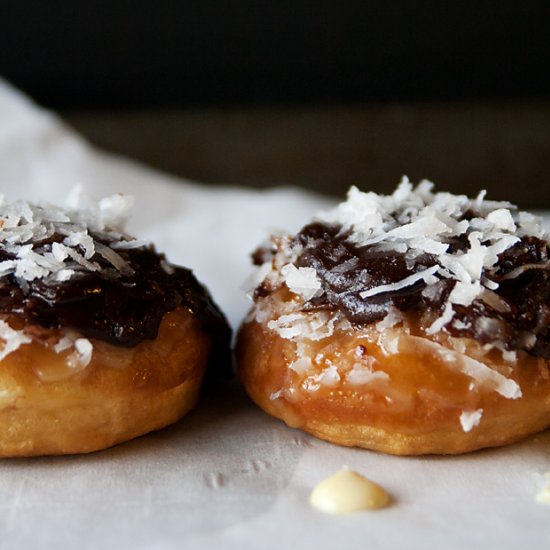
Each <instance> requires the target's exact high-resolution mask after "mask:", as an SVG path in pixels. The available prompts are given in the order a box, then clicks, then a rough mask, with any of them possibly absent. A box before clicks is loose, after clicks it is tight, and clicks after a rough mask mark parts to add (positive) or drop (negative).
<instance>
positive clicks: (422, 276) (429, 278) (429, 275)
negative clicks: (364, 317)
mask: <svg viewBox="0 0 550 550" xmlns="http://www.w3.org/2000/svg"><path fill="white" fill-rule="evenodd" d="M438 269H439V266H437V265H434V266H433V267H429V268H428V269H424V270H423V271H418V272H417V273H413V274H412V275H409V276H408V277H405V278H404V279H401V281H398V282H396V283H390V284H387V285H380V286H376V287H374V288H369V290H364V291H363V292H360V293H359V296H361V298H370V297H371V296H376V295H377V294H383V293H384V292H395V291H397V290H401V289H402V288H406V287H408V286H412V285H414V284H415V283H417V282H418V281H424V282H427V283H433V282H437V279H436V278H435V277H433V274H434V273H435V272H436V271H437V270H438ZM434 279H435V280H434Z"/></svg>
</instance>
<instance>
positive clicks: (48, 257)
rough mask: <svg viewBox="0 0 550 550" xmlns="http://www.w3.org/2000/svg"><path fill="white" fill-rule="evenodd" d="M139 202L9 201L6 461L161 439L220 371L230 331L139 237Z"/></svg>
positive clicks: (0, 238)
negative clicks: (155, 434) (133, 213)
mask: <svg viewBox="0 0 550 550" xmlns="http://www.w3.org/2000/svg"><path fill="white" fill-rule="evenodd" d="M131 202H132V200H131V198H130V197H127V196H124V195H114V196H112V197H107V198H104V199H102V200H101V201H99V202H98V203H90V204H88V205H87V206H86V207H82V208H77V207H72V208H61V207H57V206H52V205H49V204H33V203H29V202H26V201H17V202H14V203H5V202H2V203H1V204H0V456H3V457H16V456H36V455H62V454H73V453H88V452H92V451H97V450H100V449H105V448H107V447H110V446H112V445H115V444H116V443H120V442H122V441H127V440H129V439H132V438H135V437H137V436H140V435H143V434H146V433H148V432H150V431H152V430H157V429H159V428H162V427H164V426H166V425H168V424H171V423H173V422H175V421H176V420H178V419H180V418H181V417H182V416H183V415H185V414H186V413H187V412H188V411H189V410H190V409H191V408H192V407H193V406H194V405H195V403H196V402H197V399H198V396H199V390H200V388H201V384H202V382H203V379H204V376H205V373H206V371H207V367H208V366H209V365H210V368H209V369H208V372H209V373H213V375H217V374H223V372H224V369H226V362H227V358H228V350H229V339H230V330H229V327H228V324H227V321H226V320H225V317H224V316H223V314H222V313H221V311H220V310H219V308H218V307H217V306H216V305H215V303H214V302H213V300H212V298H211V296H210V294H209V293H208V291H207V290H206V289H205V288H204V287H203V286H202V285H201V284H200V283H199V282H198V281H197V279H196V278H195V276H194V275H193V273H192V272H191V271H190V270H188V269H186V268H183V267H178V266H174V265H172V264H170V263H169V262H168V261H167V260H166V258H165V256H164V255H163V254H160V253H157V252H156V250H155V248H154V247H153V245H151V244H149V243H148V242H145V241H141V240H138V239H134V238H133V237H130V236H129V235H128V234H127V233H126V232H125V231H124V228H123V226H124V221H125V219H126V218H127V216H128V212H129V209H130V208H131Z"/></svg>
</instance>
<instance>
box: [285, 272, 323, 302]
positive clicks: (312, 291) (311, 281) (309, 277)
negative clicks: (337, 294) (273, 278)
mask: <svg viewBox="0 0 550 550" xmlns="http://www.w3.org/2000/svg"><path fill="white" fill-rule="evenodd" d="M281 275H282V276H283V279H284V281H285V284H286V286H287V287H288V288H289V290H290V291H291V292H293V293H294V294H299V295H300V296H301V297H302V298H303V299H304V300H306V301H307V300H311V298H313V297H314V296H319V291H320V290H321V280H320V279H319V277H317V271H315V269H313V268H312V267H298V268H296V266H294V265H292V264H286V265H285V266H283V268H282V269H281ZM321 292H322V291H321Z"/></svg>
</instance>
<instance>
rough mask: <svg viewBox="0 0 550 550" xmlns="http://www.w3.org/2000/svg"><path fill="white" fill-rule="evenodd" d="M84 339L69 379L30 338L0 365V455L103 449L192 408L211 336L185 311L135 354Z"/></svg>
mask: <svg viewBox="0 0 550 550" xmlns="http://www.w3.org/2000/svg"><path fill="white" fill-rule="evenodd" d="M91 341H92V344H93V355H92V359H91V362H90V363H89V364H88V365H87V366H86V367H85V368H84V369H83V370H81V371H80V372H76V373H71V371H70V369H67V368H66V367H65V364H64V362H63V358H62V357H60V356H58V355H57V354H55V353H54V352H53V351H52V350H50V349H46V347H45V346H44V345H42V344H41V343H40V342H37V341H35V340H33V342H32V343H31V344H28V345H22V346H21V347H20V348H19V349H17V350H16V351H15V352H13V353H11V354H10V355H8V356H7V357H5V358H4V359H3V360H2V361H0V456H2V457H17V456H37V455H61V454H73V453H89V452H92V451H97V450H100V449H105V448H107V447H110V446H112V445H115V444H117V443H120V442H123V441H127V440H130V439H133V438H135V437H137V436H140V435H143V434H146V433H148V432H151V431H153V430H157V429H159V428H162V427H164V426H167V425H168V424H171V423H173V422H175V421H177V420H178V419H180V418H181V417H182V416H183V415H185V414H186V413H187V412H188V411H189V410H190V409H191V408H192V407H193V406H194V405H195V403H196V401H197V399H198V395H199V390H200V386H201V382H202V379H203V376H204V373H205V371H206V367H207V363H208V357H209V353H210V348H211V337H210V335H209V334H208V333H207V332H206V331H205V330H204V329H203V328H202V326H201V324H200V322H199V321H198V320H197V319H196V318H195V316H194V315H193V314H192V313H191V312H190V311H188V310H187V309H185V308H183V307H180V308H177V309H176V310H174V311H171V312H168V313H166V314H165V315H164V317H163V319H162V322H161V324H160V327H159V331H158V336H157V338H156V339H155V340H144V341H142V342H141V343H140V344H138V345H137V346H136V347H134V348H123V347H118V346H113V345H111V344H108V343H105V342H103V341H98V340H93V339H92V340H91Z"/></svg>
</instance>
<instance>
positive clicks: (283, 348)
mask: <svg viewBox="0 0 550 550" xmlns="http://www.w3.org/2000/svg"><path fill="white" fill-rule="evenodd" d="M352 332H353V331H352ZM362 344H365V342H364V339H363V338H362V336H361V332H360V331H357V332H356V333H355V334H352V335H351V336H350V335H349V333H348V335H346V336H345V337H344V336H339V335H338V334H335V335H334V336H332V337H331V339H330V346H331V350H332V351H331V353H333V356H334V357H344V356H346V354H349V353H350V352H351V351H352V350H353V349H356V348H357V346H358V345H362ZM471 344H472V345H474V346H475V345H477V342H475V341H473V340H472V341H471ZM366 349H367V354H368V353H373V354H375V355H376V360H377V361H378V362H379V366H380V368H381V369H382V370H386V371H392V369H393V372H398V370H400V371H401V372H405V371H406V378H399V375H398V376H397V378H396V380H393V377H392V378H390V380H389V381H388V382H387V383H386V385H384V384H382V385H379V387H378V388H375V391H374V393H375V394H378V397H379V398H382V399H383V398H384V394H386V397H387V395H388V394H389V395H401V396H402V397H403V400H410V401H408V402H407V405H406V406H404V407H402V409H399V407H397V410H395V411H393V410H392V407H384V406H380V400H379V399H378V401H377V399H376V398H375V399H373V398H372V395H373V393H372V386H368V385H367V386H361V385H359V386H357V387H354V388H350V387H346V386H345V384H343V383H342V381H340V382H339V383H338V384H336V385H333V386H332V387H330V388H322V389H321V391H314V392H307V391H304V390H303V387H301V386H300V384H299V383H298V382H297V381H296V375H295V373H294V372H293V371H292V370H291V369H289V365H290V364H291V363H292V362H293V361H295V360H296V359H297V357H298V355H297V353H296V346H295V344H294V343H293V342H291V341H289V340H285V339H283V338H282V337H281V336H279V334H277V333H276V332H275V331H273V330H270V329H268V328H267V327H266V325H265V324H264V323H259V322H256V321H249V322H246V323H244V324H243V326H242V327H241V330H240V333H239V336H238V344H237V362H238V369H239V376H240V379H241V380H242V383H243V384H244V386H245V388H246V390H247V392H248V394H249V395H250V397H251V398H252V399H253V401H254V402H255V403H256V404H257V405H258V406H259V407H260V408H262V409H263V410H264V411H265V412H267V413H268V414H270V415H272V416H274V417H276V418H279V419H281V420H283V421H284V422H285V423H286V424H287V425H289V426H291V427H295V428H300V429H302V430H304V431H306V432H309V433H311V434H312V435H314V436H316V437H318V438H320V439H324V440H327V441H330V442H332V443H336V444H339V445H344V446H350V447H351V446H353V447H363V448H366V449H372V450H375V451H381V452H384V453H389V454H394V455H422V454H458V453H465V452H469V451H474V450H477V449H481V448H485V447H494V446H500V445H504V444H508V443H512V442H514V441H517V440H519V439H522V438H524V437H526V436H528V435H530V434H533V433H536V432H539V431H541V430H544V429H545V428H548V427H549V426H550V376H549V366H550V362H549V361H547V360H543V359H534V358H531V357H527V356H523V357H521V358H519V359H518V364H517V365H516V367H515V369H514V374H513V377H514V379H515V380H516V381H517V383H518V384H519V386H520V388H521V392H522V396H521V397H520V398H517V399H507V398H505V397H502V396H501V395H498V394H497V393H496V392H494V391H492V390H490V389H485V390H479V391H477V392H476V407H479V408H480V409H481V410H482V411H483V416H482V418H481V421H480V422H479V424H478V425H476V426H475V427H473V428H471V429H470V430H468V431H465V429H464V428H463V427H462V426H461V423H460V421H459V418H460V413H461V410H462V409H463V408H464V406H465V403H466V401H465V399H466V397H465V396H466V395H467V394H468V391H469V389H468V378H467V377H466V376H465V375H464V374H459V373H455V372H450V371H447V372H446V373H444V376H445V378H444V379H443V380H441V376H439V375H440V374H441V372H442V369H443V370H444V369H445V366H444V365H442V364H441V361H436V360H435V359H434V358H431V357H430V356H429V355H427V354H418V353H417V354H416V356H415V354H414V353H411V354H410V355H403V356H402V357H396V356H390V357H388V358H386V359H384V357H383V354H382V353H380V349H377V347H376V346H374V348H373V346H372V345H370V346H368V347H367V348H366ZM392 363H394V364H392ZM336 365H337V367H338V364H337V363H336ZM404 369H405V370H404ZM438 376H439V380H437V381H434V380H435V379H437V378H438ZM415 380H418V385H415V384H414V381H415ZM411 381H412V382H411ZM423 381H425V382H426V384H427V387H429V386H430V384H431V385H432V386H433V385H434V384H438V386H437V391H436V390H435V389H434V396H435V397H434V396H432V397H431V398H430V399H429V400H426V401H422V400H421V399H420V398H419V389H420V390H421V389H422V383H423ZM435 387H436V386H434V388H435ZM437 392H439V393H437ZM436 393H437V395H436ZM445 399H446V400H447V402H445Z"/></svg>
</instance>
